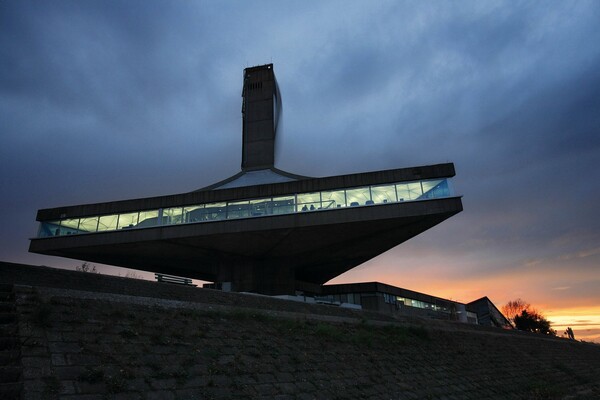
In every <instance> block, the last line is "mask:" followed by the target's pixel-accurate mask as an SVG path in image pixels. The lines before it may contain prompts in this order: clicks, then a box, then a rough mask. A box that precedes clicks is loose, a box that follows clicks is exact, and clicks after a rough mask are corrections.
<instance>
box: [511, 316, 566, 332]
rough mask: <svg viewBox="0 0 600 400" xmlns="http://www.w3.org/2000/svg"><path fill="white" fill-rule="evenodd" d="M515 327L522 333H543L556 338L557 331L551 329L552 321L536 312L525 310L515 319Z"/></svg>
mask: <svg viewBox="0 0 600 400" xmlns="http://www.w3.org/2000/svg"><path fill="white" fill-rule="evenodd" d="M514 323H515V327H516V328H517V329H518V330H520V331H528V332H534V333H543V334H544V335H552V336H556V331H555V330H554V329H552V328H551V327H550V321H548V320H547V319H546V318H544V316H543V315H542V314H541V313H539V312H538V311H535V310H523V311H521V314H519V315H516V316H515V317H514Z"/></svg>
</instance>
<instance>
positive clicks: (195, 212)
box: [183, 204, 208, 222]
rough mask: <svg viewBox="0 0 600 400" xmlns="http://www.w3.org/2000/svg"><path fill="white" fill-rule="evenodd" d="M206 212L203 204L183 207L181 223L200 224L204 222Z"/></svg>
mask: <svg viewBox="0 0 600 400" xmlns="http://www.w3.org/2000/svg"><path fill="white" fill-rule="evenodd" d="M207 219H208V218H207V217H206V212H205V208H204V204H200V205H197V206H189V207H183V221H184V222H201V221H206V220H207Z"/></svg>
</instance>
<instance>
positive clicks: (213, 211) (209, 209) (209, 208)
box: [204, 203, 226, 221]
mask: <svg viewBox="0 0 600 400" xmlns="http://www.w3.org/2000/svg"><path fill="white" fill-rule="evenodd" d="M225 208H226V204H225V203H210V204H206V206H205V208H204V212H205V218H206V220H207V221H215V220H220V219H225Z"/></svg>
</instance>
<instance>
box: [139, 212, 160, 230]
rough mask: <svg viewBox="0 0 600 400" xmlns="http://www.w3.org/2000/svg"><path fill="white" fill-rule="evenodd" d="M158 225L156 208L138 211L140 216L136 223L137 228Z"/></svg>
mask: <svg viewBox="0 0 600 400" xmlns="http://www.w3.org/2000/svg"><path fill="white" fill-rule="evenodd" d="M156 225H158V210H153V211H140V218H139V222H138V224H137V227H138V228H147V227H149V226H156Z"/></svg>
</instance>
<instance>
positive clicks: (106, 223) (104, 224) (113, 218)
mask: <svg viewBox="0 0 600 400" xmlns="http://www.w3.org/2000/svg"><path fill="white" fill-rule="evenodd" d="M118 218H119V216H118V215H103V216H101V217H100V221H99V222H98V231H99V232H100V231H114V230H115V229H117V219H118Z"/></svg>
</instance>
